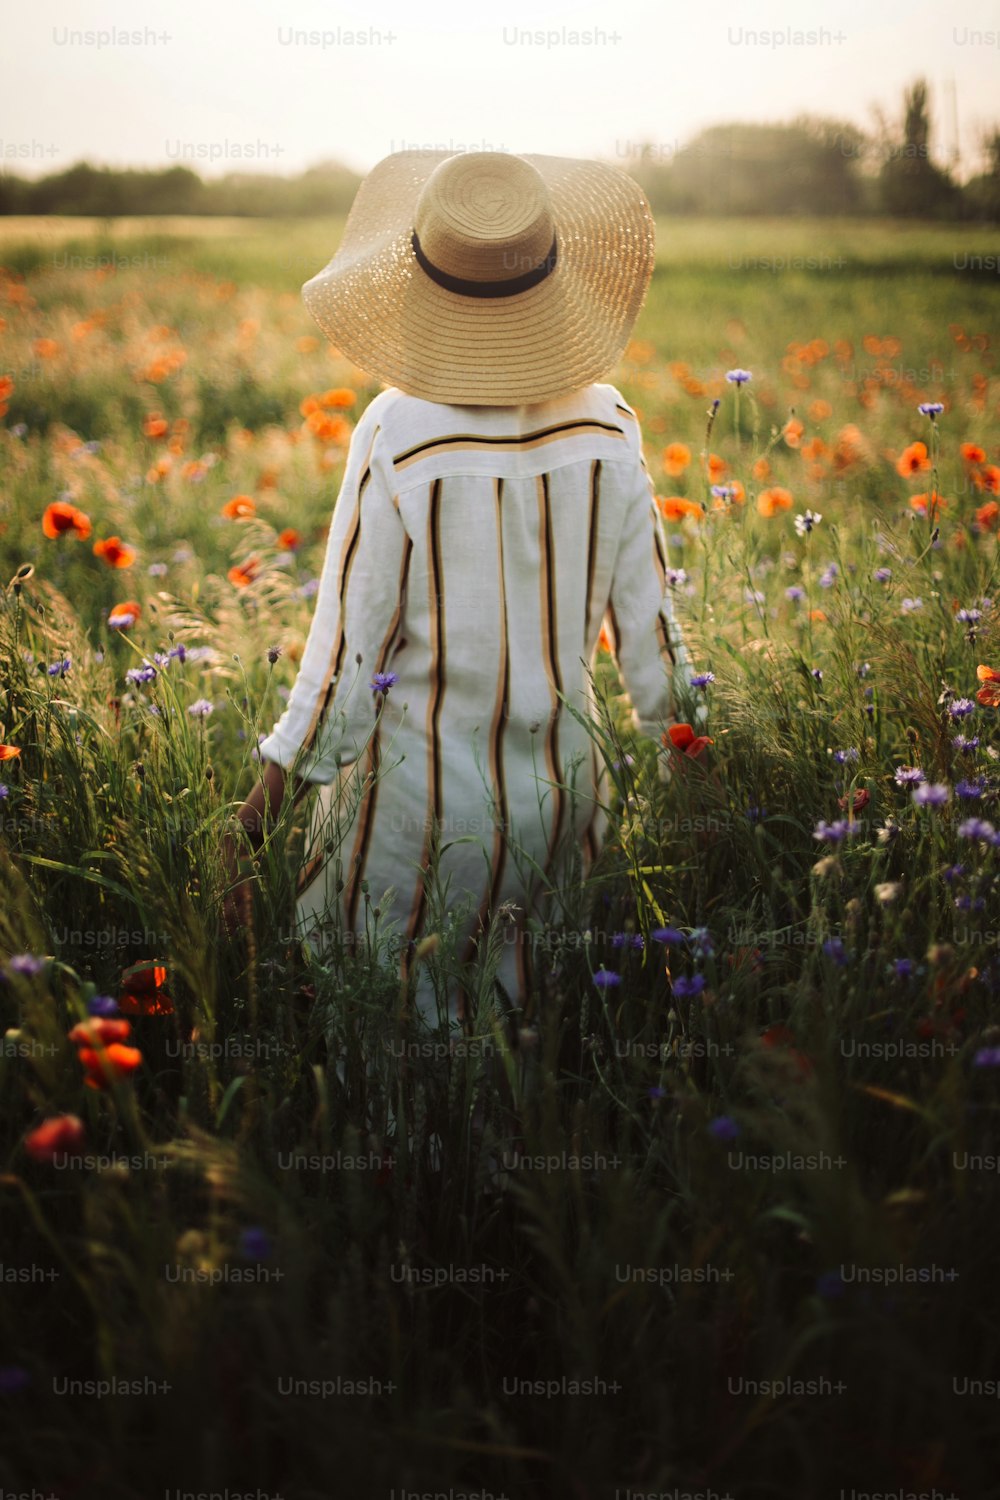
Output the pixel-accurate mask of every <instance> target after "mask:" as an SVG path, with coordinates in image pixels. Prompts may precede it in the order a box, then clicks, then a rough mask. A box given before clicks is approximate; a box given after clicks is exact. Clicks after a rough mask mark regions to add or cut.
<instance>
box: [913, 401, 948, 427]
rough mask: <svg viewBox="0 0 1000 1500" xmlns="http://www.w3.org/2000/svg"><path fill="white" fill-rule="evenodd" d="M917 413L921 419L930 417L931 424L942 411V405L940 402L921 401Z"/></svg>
mask: <svg viewBox="0 0 1000 1500" xmlns="http://www.w3.org/2000/svg"><path fill="white" fill-rule="evenodd" d="M917 411H918V412H919V413H920V415H921V416H922V417H930V419H931V421H932V422H933V421H934V418H935V417H937V416H939V415H940V414H941V412H943V411H944V405H943V404H942V402H940V401H921V403H920V405H919V406H918V407H917Z"/></svg>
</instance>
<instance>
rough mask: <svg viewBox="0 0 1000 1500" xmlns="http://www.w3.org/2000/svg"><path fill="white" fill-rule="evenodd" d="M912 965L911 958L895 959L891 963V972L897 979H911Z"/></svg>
mask: <svg viewBox="0 0 1000 1500" xmlns="http://www.w3.org/2000/svg"><path fill="white" fill-rule="evenodd" d="M913 970H914V963H913V959H912V958H897V959H895V960H894V961H893V965H892V972H893V973H894V974H895V976H896V978H897V979H912V978H913Z"/></svg>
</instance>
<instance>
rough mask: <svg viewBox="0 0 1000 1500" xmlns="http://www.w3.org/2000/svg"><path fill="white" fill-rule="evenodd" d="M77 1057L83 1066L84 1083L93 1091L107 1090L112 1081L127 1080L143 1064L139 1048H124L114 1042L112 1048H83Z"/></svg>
mask: <svg viewBox="0 0 1000 1500" xmlns="http://www.w3.org/2000/svg"><path fill="white" fill-rule="evenodd" d="M77 1056H78V1057H79V1059H80V1062H81V1063H82V1064H83V1069H84V1072H85V1073H86V1075H87V1076H86V1078H85V1079H84V1083H85V1084H86V1085H87V1087H88V1088H91V1089H106V1088H107V1087H108V1084H109V1083H111V1082H112V1080H114V1079H117V1078H127V1077H128V1075H129V1074H130V1073H134V1072H135V1070H136V1068H138V1067H140V1066H141V1064H142V1053H141V1052H140V1051H139V1049H138V1047H124V1046H122V1044H121V1043H120V1042H112V1044H111V1046H110V1047H98V1048H97V1049H96V1050H95V1049H94V1048H93V1047H81V1048H80V1050H79V1052H78V1053H77Z"/></svg>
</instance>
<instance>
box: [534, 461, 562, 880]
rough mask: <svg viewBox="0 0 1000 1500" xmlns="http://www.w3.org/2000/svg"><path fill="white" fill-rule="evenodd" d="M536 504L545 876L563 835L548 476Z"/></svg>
mask: <svg viewBox="0 0 1000 1500" xmlns="http://www.w3.org/2000/svg"><path fill="white" fill-rule="evenodd" d="M538 504H539V511H540V526H539V531H540V538H541V554H542V568H541V582H542V638H543V646H544V650H545V670H546V674H547V676H548V679H549V686H550V688H551V692H552V712H551V713H550V715H549V727H548V733H547V734H546V737H545V761H546V765H547V767H548V773H549V779H550V781H551V782H552V788H551V790H552V797H553V808H554V811H553V814H552V833H551V835H550V837H549V847H548V853H547V854H546V859H545V872H546V874H548V872H549V870H550V869H551V867H552V861H553V859H554V857H555V852H556V847H557V845H558V843H559V836H560V833H561V832H562V822H563V812H564V802H565V794H564V792H563V789H562V781H563V771H562V764H561V762H560V759H559V716H560V714H561V712H562V703H561V702H560V700H559V696H558V694H559V693H560V692H561V691H562V677H561V674H560V671H559V618H558V610H557V606H556V581H555V557H554V555H553V546H552V503H551V496H550V494H549V476H548V474H542V475H541V476H540V477H539V481H538Z"/></svg>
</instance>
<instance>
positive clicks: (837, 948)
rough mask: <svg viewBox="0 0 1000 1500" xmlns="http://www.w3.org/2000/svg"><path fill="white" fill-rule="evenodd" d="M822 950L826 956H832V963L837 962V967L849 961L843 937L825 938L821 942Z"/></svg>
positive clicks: (841, 966)
mask: <svg viewBox="0 0 1000 1500" xmlns="http://www.w3.org/2000/svg"><path fill="white" fill-rule="evenodd" d="M823 952H824V953H825V954H826V956H827V958H832V959H833V961H834V963H835V964H837V966H838V967H839V968H843V967H844V965H845V964H846V963H848V962H849V954H848V952H847V949H846V948H845V947H844V940H843V938H839V937H831V938H827V939H826V941H825V942H824V944H823Z"/></svg>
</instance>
